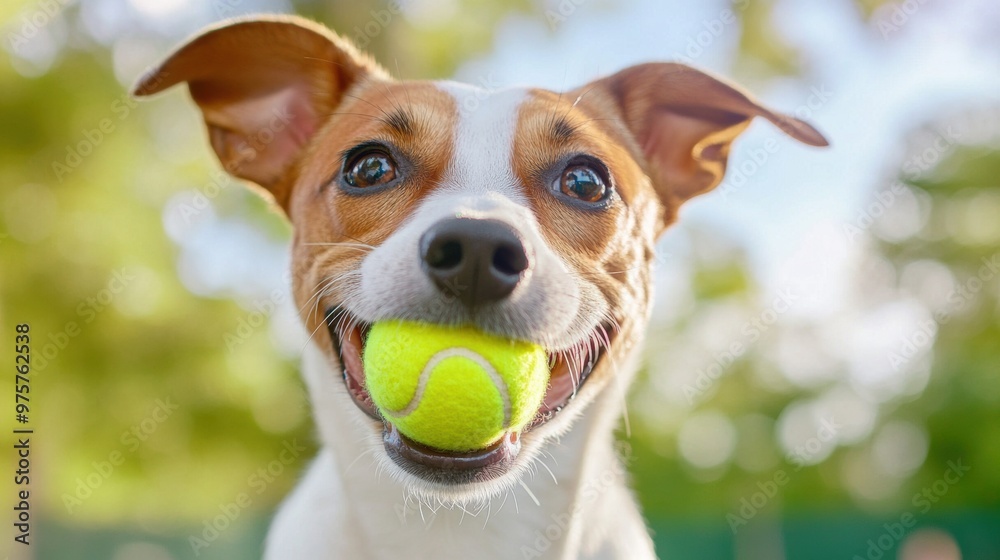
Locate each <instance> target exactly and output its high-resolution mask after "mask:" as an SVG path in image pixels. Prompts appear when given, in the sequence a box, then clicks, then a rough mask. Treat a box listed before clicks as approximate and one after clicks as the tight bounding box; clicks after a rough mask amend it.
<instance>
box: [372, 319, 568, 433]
mask: <svg viewBox="0 0 1000 560" xmlns="http://www.w3.org/2000/svg"><path fill="white" fill-rule="evenodd" d="M364 366H365V384H366V387H367V389H368V393H369V394H370V395H371V397H372V401H373V402H374V403H375V406H376V408H378V410H379V412H381V413H382V415H383V416H384V417H385V418H386V419H387V420H388V421H389V422H391V423H392V424H393V425H394V426H396V429H398V430H399V431H400V433H402V434H403V435H405V436H406V437H408V438H410V439H411V440H413V441H416V442H418V443H421V444H424V445H427V446H429V447H433V448H436V449H440V450H442V451H455V452H465V451H474V450H478V449H483V448H485V447H487V446H489V445H491V444H493V443H495V442H496V441H498V440H499V439H500V438H501V437H502V436H503V435H504V433H506V432H519V431H521V430H522V429H523V428H524V427H525V426H527V425H528V423H530V422H531V421H532V419H534V417H535V413H536V412H537V411H538V408H539V406H540V405H541V403H542V399H543V398H544V396H545V390H546V388H547V387H548V382H549V368H548V359H547V355H546V353H545V350H544V349H543V348H542V347H541V346H538V345H537V344H532V343H529V342H523V341H516V340H510V339H506V338H502V337H498V336H493V335H489V334H486V333H483V332H481V331H478V330H475V329H471V328H467V327H449V326H442V325H430V324H426V323H416V322H411V321H382V322H378V323H375V324H373V325H372V327H371V329H370V330H369V332H368V339H367V341H366V343H365V349H364Z"/></svg>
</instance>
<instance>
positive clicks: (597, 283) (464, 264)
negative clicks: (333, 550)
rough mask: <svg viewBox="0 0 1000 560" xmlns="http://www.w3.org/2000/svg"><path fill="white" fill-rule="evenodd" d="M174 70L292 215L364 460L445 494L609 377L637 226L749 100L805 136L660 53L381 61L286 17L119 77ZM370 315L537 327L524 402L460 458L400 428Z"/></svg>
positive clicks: (645, 283)
mask: <svg viewBox="0 0 1000 560" xmlns="http://www.w3.org/2000/svg"><path fill="white" fill-rule="evenodd" d="M181 82H186V83H187V84H188V87H189V89H190V92H191V95H192V97H193V98H194V101H195V102H196V103H197V104H198V106H199V107H200V109H201V111H202V112H203V114H204V118H205V122H206V124H207V125H208V129H209V135H210V138H211V144H212V147H213V148H214V149H215V151H216V153H217V154H218V156H219V158H220V160H221V161H222V163H223V165H224V166H225V168H226V169H227V170H228V171H229V172H230V173H232V174H233V175H236V176H238V177H241V178H244V179H248V180H250V181H253V182H254V183H257V184H258V185H260V186H261V187H263V188H264V189H266V190H267V191H268V192H269V193H270V195H271V196H273V198H274V200H275V201H276V202H277V204H278V205H279V206H280V207H281V208H282V209H283V210H284V212H285V214H286V215H287V216H288V218H289V219H290V220H291V222H292V224H293V226H294V229H295V238H294V243H293V278H294V285H293V290H294V294H295V299H296V301H297V303H298V305H299V306H300V308H301V310H302V313H301V316H302V320H303V321H304V323H305V326H306V327H307V329H308V330H309V332H317V331H319V332H318V334H317V335H316V336H315V337H314V340H316V341H317V343H319V345H320V346H321V347H322V350H323V351H324V352H325V354H326V357H327V360H328V361H329V363H330V365H331V366H333V367H334V369H335V370H337V371H342V372H343V377H344V384H343V385H340V384H338V385H337V386H336V387H337V390H339V391H343V392H346V393H348V394H350V395H351V396H352V397H353V400H354V403H355V404H356V405H357V409H358V410H357V411H356V414H357V415H358V416H359V417H363V415H364V414H367V415H368V416H370V417H371V418H370V420H369V421H367V425H368V427H370V429H371V431H372V433H373V434H381V433H382V432H383V430H384V432H385V434H386V437H385V447H384V452H383V453H381V455H380V457H381V460H382V461H384V463H385V464H387V465H390V468H391V469H392V470H393V472H394V473H395V474H396V475H397V476H398V477H399V478H400V479H402V480H403V481H404V482H405V483H407V485H408V486H410V487H411V488H419V489H423V490H430V491H435V492H438V493H439V494H441V493H444V494H447V495H450V496H458V497H461V496H462V495H464V494H466V493H468V494H471V493H476V494H478V495H482V494H483V492H484V491H485V492H487V493H488V492H490V491H493V490H498V489H501V488H503V487H505V486H506V485H508V484H510V483H511V482H513V481H514V480H516V479H517V477H518V476H520V475H521V474H522V473H523V472H524V470H525V469H526V468H527V466H528V465H530V463H531V461H532V460H533V458H534V457H535V456H536V455H537V453H538V452H539V450H540V448H541V447H542V446H543V444H544V443H545V442H546V441H548V440H550V439H551V438H552V437H554V436H557V435H559V434H561V433H563V432H565V431H566V430H568V429H569V428H570V424H571V423H572V421H573V419H574V418H575V417H576V416H577V415H578V414H579V413H580V412H581V411H582V410H583V409H584V408H586V407H587V404H588V403H589V402H590V401H592V400H593V399H594V397H595V396H596V395H597V394H599V393H600V392H601V391H602V390H603V389H604V388H605V387H606V386H607V385H608V384H609V383H611V382H612V381H613V379H614V378H615V376H622V375H627V373H626V372H623V371H620V369H619V368H616V367H615V366H616V363H621V362H622V361H623V360H624V359H625V357H626V356H628V355H629V354H631V350H632V349H633V347H634V346H635V345H636V344H637V341H639V340H640V339H641V331H642V329H643V327H644V323H645V319H646V317H647V314H648V311H649V305H650V295H651V294H650V290H651V282H650V274H651V269H652V264H653V259H654V244H655V242H656V239H657V237H658V236H659V234H660V233H661V232H662V231H663V230H664V229H665V228H666V227H667V226H668V225H669V224H670V223H671V222H672V221H673V219H674V217H675V214H676V211H677V208H678V206H679V205H680V204H681V203H683V202H684V201H686V200H688V199H689V198H691V197H693V196H695V195H697V194H700V193H704V192H706V191H708V190H710V189H712V188H713V187H715V186H716V185H717V184H718V183H719V181H720V180H721V179H722V176H723V174H724V172H725V168H726V159H727V156H728V153H729V149H730V144H731V142H732V141H733V140H734V139H735V138H736V137H737V136H738V135H739V134H740V133H741V132H742V131H743V130H744V129H746V127H747V126H748V125H749V123H750V121H751V120H752V119H753V117H757V116H760V117H764V118H765V119H767V120H769V121H771V122H772V123H774V124H775V125H776V126H777V127H778V128H780V129H781V130H783V131H784V132H786V133H787V134H789V135H790V136H792V137H794V138H796V139H798V140H800V141H802V142H805V143H807V144H811V145H814V146H821V145H825V140H824V139H823V137H822V136H821V135H820V134H819V133H818V132H816V131H815V130H814V129H813V128H812V127H810V126H809V125H808V124H806V123H804V122H802V121H799V120H797V119H794V118H790V117H787V116H784V115H780V114H777V113H774V112H772V111H770V110H769V109H767V108H765V107H763V106H762V105H761V104H760V103H758V102H757V101H755V100H754V99H753V98H752V97H751V96H749V95H747V94H746V93H744V92H742V91H740V90H739V89H737V88H735V87H733V86H731V85H729V84H726V83H724V82H722V81H720V80H719V79H717V78H714V77H712V76H709V75H707V74H704V73H702V72H699V71H697V70H694V69H692V68H689V67H687V66H683V65H680V64H671V63H656V64H644V65H639V66H633V67H631V68H627V69H625V70H623V71H621V72H619V73H617V74H614V75H612V76H608V77H605V78H602V79H599V80H597V81H595V82H592V83H590V84H587V85H584V86H582V87H580V88H578V89H575V90H573V91H568V92H563V93H554V92H551V91H546V90H540V89H523V88H517V89H503V90H499V91H487V90H484V89H480V88H475V87H470V86H466V85H462V84H457V83H451V82H410V81H397V80H394V79H392V78H391V77H390V76H389V75H388V73H387V72H385V71H384V70H383V69H381V68H380V67H379V66H378V65H376V64H375V63H374V62H373V61H371V60H370V59H368V58H367V57H365V56H363V55H361V54H360V53H358V52H357V51H356V50H355V49H354V47H353V46H352V45H350V44H348V43H347V42H345V41H344V40H343V39H341V38H339V37H338V36H336V35H334V34H333V33H331V32H330V31H328V30H326V29H325V28H322V27H320V26H318V25H315V24H312V23H310V22H306V21H304V20H301V19H295V18H286V17H272V18H266V19H253V20H242V21H238V22H235V23H229V24H227V25H224V26H222V27H217V28H214V29H211V30H209V31H207V32H205V33H203V34H201V35H200V36H198V37H197V38H195V39H194V40H192V41H190V42H189V43H187V44H186V45H184V46H183V47H181V48H180V49H179V50H177V51H176V52H175V53H173V54H172V55H171V56H170V57H169V58H168V59H167V60H166V61H165V62H164V63H163V64H162V65H161V66H160V67H158V68H156V69H155V70H153V71H151V72H150V73H149V74H147V75H146V76H144V77H143V78H142V79H141V80H140V81H139V83H138V85H137V86H136V93H137V94H139V95H147V94H153V93H156V92H158V91H161V90H164V89H166V88H168V87H171V86H172V85H175V84H178V83H181ZM385 319H410V320H419V321H424V322H432V323H448V324H466V325H472V326H475V327H477V328H479V329H481V330H483V331H486V332H489V333H494V334H499V335H502V336H504V337H509V338H516V339H522V340H528V341H533V342H536V343H538V344H541V345H543V346H544V347H545V348H546V349H547V351H548V352H549V354H550V357H551V360H550V362H551V375H550V384H549V388H548V392H547V394H546V397H545V401H544V403H543V404H542V406H541V408H540V410H539V412H538V415H537V418H536V420H535V422H534V423H532V424H531V425H530V426H529V428H528V429H526V430H525V431H524V433H521V434H509V435H508V436H507V437H505V438H503V439H502V440H501V441H500V442H498V443H497V444H495V445H493V446H491V447H490V448H488V449H484V450H482V451H481V452H475V453H469V454H464V455H462V456H460V457H456V456H454V455H453V454H448V453H441V452H438V451H435V450H433V449H427V448H424V447H421V446H418V445H415V444H413V443H412V442H409V441H407V440H406V439H405V438H402V437H399V435H398V434H397V433H396V432H395V430H394V429H393V428H392V427H391V426H389V425H388V424H387V423H386V424H384V423H383V421H381V420H380V419H379V418H378V415H377V413H376V412H375V410H374V409H373V407H372V405H371V400H370V398H369V397H368V395H367V393H366V392H365V388H364V371H363V367H362V361H361V359H360V356H361V354H362V352H363V345H364V340H365V334H366V329H367V326H368V325H370V324H371V323H373V322H375V321H379V320H385ZM315 397H316V395H314V398H315ZM366 429H367V428H366ZM389 458H391V461H390V459H389Z"/></svg>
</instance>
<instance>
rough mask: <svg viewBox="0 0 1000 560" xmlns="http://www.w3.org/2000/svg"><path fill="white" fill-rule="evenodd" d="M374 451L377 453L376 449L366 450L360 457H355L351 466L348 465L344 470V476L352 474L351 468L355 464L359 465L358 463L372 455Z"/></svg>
mask: <svg viewBox="0 0 1000 560" xmlns="http://www.w3.org/2000/svg"><path fill="white" fill-rule="evenodd" d="M374 451H375V449H366V450H364V451H362V452H361V453H359V454H358V456H357V457H355V458H354V460H353V461H351V464H349V465H347V467H346V468H345V469H344V475H345V476H346V475H347V473H349V472H351V467H353V466H354V465H355V463H357V462H358V461H360V460H361V459H363V458H364V457H366V456H368V455H371V454H372V453H373V452H374Z"/></svg>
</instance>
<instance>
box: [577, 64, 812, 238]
mask: <svg viewBox="0 0 1000 560" xmlns="http://www.w3.org/2000/svg"><path fill="white" fill-rule="evenodd" d="M594 90H597V91H596V92H595V91H594ZM600 92H603V95H602V94H601V93H600ZM574 93H576V94H577V96H583V97H584V98H590V97H591V96H592V95H594V93H597V97H598V100H597V103H600V104H601V109H602V110H607V109H608V107H606V106H605V104H607V103H611V104H612V105H613V107H610V109H611V110H612V111H613V112H614V113H616V114H617V115H618V116H619V117H620V118H621V120H622V121H623V124H624V125H625V127H626V128H627V129H628V131H629V132H630V133H631V135H632V136H633V138H634V139H635V141H636V143H637V147H638V148H639V149H641V150H642V156H643V158H644V159H645V163H646V165H647V170H646V171H647V173H648V174H649V175H650V178H651V179H652V181H653V186H654V188H655V189H656V190H657V193H658V194H659V196H660V199H661V200H663V202H664V205H665V206H666V207H667V211H668V212H670V213H672V212H673V211H674V210H676V208H677V206H679V205H680V204H681V203H682V202H684V201H685V200H688V199H689V198H691V197H693V196H695V195H698V194H701V193H704V192H707V191H709V190H711V189H712V188H714V187H715V186H716V185H718V184H719V182H720V181H722V177H723V175H725V172H726V160H727V158H728V156H729V146H730V144H731V143H732V141H733V140H734V139H735V138H736V137H737V136H739V134H740V133H741V132H743V131H744V130H745V129H746V128H747V126H749V124H750V121H751V119H753V117H764V118H765V119H767V120H769V121H771V122H772V123H774V124H775V125H776V126H777V127H778V128H780V129H781V130H782V131H784V132H785V133H786V134H788V135H789V136H791V137H792V138H795V139H796V140H799V141H801V142H804V143H806V144H809V145H811V146H826V145H827V141H826V139H825V138H823V135H822V134H820V133H819V132H817V131H816V129H814V128H813V127H812V126H810V125H809V124H807V123H805V122H803V121H801V120H799V119H796V118H793V117H789V116H787V115H782V114H779V113H775V112H774V111H771V110H770V109H768V108H767V107H764V106H763V105H761V104H760V103H759V102H758V101H756V100H755V99H754V98H753V97H751V96H750V95H749V94H747V93H745V92H743V91H740V90H739V89H738V88H736V87H735V86H733V85H730V84H727V83H726V82H724V81H722V80H721V79H719V78H715V77H713V76H710V75H708V74H706V73H704V72H701V71H699V70H695V69H694V68H691V67H689V66H685V65H683V64H675V63H650V64H640V65H638V66H632V67H630V68H626V69H625V70H622V71H621V72H618V73H617V74H614V75H611V76H608V77H606V78H602V79H600V80H597V81H596V82H592V83H590V84H588V85H586V86H584V87H582V88H580V89H578V90H576V91H575V92H574ZM668 218H669V216H668Z"/></svg>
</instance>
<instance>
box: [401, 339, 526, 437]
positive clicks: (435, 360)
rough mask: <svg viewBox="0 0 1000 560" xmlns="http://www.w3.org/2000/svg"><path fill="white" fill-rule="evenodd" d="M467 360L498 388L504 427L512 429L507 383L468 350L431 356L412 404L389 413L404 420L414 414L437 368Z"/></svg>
mask: <svg viewBox="0 0 1000 560" xmlns="http://www.w3.org/2000/svg"><path fill="white" fill-rule="evenodd" d="M456 357H457V358H465V359H467V360H471V361H473V362H475V363H476V365H478V366H479V367H480V368H482V369H483V371H484V372H485V373H486V375H488V376H489V378H490V381H492V382H493V386H494V387H495V388H496V390H497V392H498V393H500V399H501V400H503V427H504V429H507V428H509V427H510V417H511V410H512V406H511V403H510V393H509V391H508V389H507V381H506V380H505V379H504V378H503V376H502V375H500V373H499V372H497V370H496V368H494V367H493V364H491V363H490V361H489V360H487V359H486V358H484V357H483V356H482V355H480V354H479V353H478V352H474V351H472V350H469V349H468V348H461V347H459V348H445V349H444V350H441V351H439V352H437V353H436V354H434V355H433V356H431V359H430V360H428V361H427V364H426V365H424V368H423V369H422V370H421V371H420V377H419V378H418V379H417V389H416V391H414V392H413V396H412V397H411V398H410V402H408V403H407V404H406V406H404V407H403V408H402V409H400V410H390V411H388V412H389V413H390V414H391V415H392V416H393V417H394V418H399V419H403V418H406V417H407V416H409V415H410V414H413V412H415V411H416V410H417V408H418V407H419V406H420V402H421V401H422V400H423V398H424V391H425V390H426V389H427V384H428V383H429V382H430V378H431V376H432V374H433V373H434V369H435V368H437V366H438V365H440V364H441V362H443V361H445V360H447V359H449V358H456Z"/></svg>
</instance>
